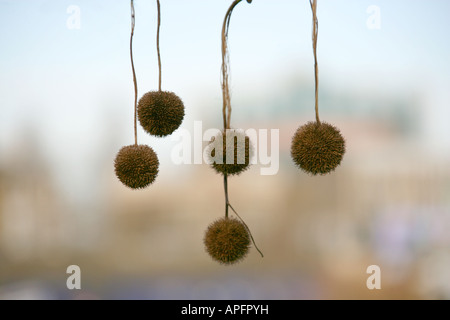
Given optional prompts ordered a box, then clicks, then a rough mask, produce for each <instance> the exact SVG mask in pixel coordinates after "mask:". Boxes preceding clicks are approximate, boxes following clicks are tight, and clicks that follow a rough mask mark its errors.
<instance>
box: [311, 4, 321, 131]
mask: <svg viewBox="0 0 450 320" xmlns="http://www.w3.org/2000/svg"><path fill="white" fill-rule="evenodd" d="M309 3H310V5H311V10H312V15H313V23H312V25H313V29H312V42H313V52H314V84H315V110H316V121H317V123H319V124H320V119H319V67H318V64H317V35H318V29H319V22H318V20H317V0H309Z"/></svg>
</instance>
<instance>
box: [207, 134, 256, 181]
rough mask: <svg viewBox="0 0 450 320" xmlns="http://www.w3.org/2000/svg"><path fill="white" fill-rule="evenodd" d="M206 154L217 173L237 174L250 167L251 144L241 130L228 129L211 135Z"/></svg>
mask: <svg viewBox="0 0 450 320" xmlns="http://www.w3.org/2000/svg"><path fill="white" fill-rule="evenodd" d="M244 142H245V143H244ZM207 155H208V160H209V163H210V164H211V166H212V167H213V168H214V169H215V170H216V171H217V172H218V173H221V174H227V175H237V174H240V173H241V172H243V171H245V170H247V169H248V168H249V167H250V159H251V158H252V156H253V145H252V143H251V141H250V138H249V137H248V136H247V135H246V134H245V133H244V131H243V130H237V129H228V130H226V131H222V132H220V133H218V134H217V135H216V136H215V137H213V139H212V140H211V142H210V143H209V145H208V149H207Z"/></svg>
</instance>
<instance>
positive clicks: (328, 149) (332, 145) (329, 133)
mask: <svg viewBox="0 0 450 320" xmlns="http://www.w3.org/2000/svg"><path fill="white" fill-rule="evenodd" d="M344 153H345V140H344V138H343V137H342V135H341V134H340V132H339V130H338V129H337V128H336V127H333V126H332V125H330V124H328V123H326V122H321V123H320V124H319V123H317V122H315V121H314V122H308V123H307V124H305V125H303V126H301V127H300V128H298V129H297V132H296V133H295V135H294V137H293V138H292V144H291V156H292V159H293V161H294V162H295V164H296V165H297V166H298V167H300V169H302V170H304V171H305V172H307V173H311V174H313V175H316V174H326V173H329V172H330V171H333V170H334V169H335V168H336V167H337V166H338V165H339V164H340V163H341V160H342V157H343V156H344Z"/></svg>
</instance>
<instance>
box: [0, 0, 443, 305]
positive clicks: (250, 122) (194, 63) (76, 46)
mask: <svg viewBox="0 0 450 320" xmlns="http://www.w3.org/2000/svg"><path fill="white" fill-rule="evenodd" d="M230 4H231V0H228V1H226V0H218V1H210V0H195V1H194V0H193V1H184V0H167V1H166V0H161V11H162V24H161V35H160V46H161V58H162V76H163V77H162V88H163V90H169V91H173V92H175V93H176V94H177V95H178V96H179V97H180V98H181V99H182V100H183V102H184V104H185V107H186V116H185V119H184V121H183V124H182V126H181V128H180V129H179V130H187V131H189V132H191V133H193V128H194V122H195V121H202V126H203V130H206V129H208V128H221V125H222V118H221V117H222V115H221V108H222V95H221V87H220V66H221V48H220V31H221V27H222V21H223V18H224V15H225V12H226V10H227V9H228V7H229V5H230ZM135 9H136V28H135V34H134V39H133V43H134V45H133V49H134V58H135V60H134V63H135V67H136V73H137V81H138V87H139V97H140V96H141V95H143V94H144V93H145V92H147V91H151V90H157V85H158V64H157V55H156V46H155V45H156V42H155V38H156V1H144V0H135ZM449 12H450V3H449V2H448V1H446V0H433V1H427V0H414V1H411V0H397V1H388V0H346V1H335V0H319V1H318V12H317V14H318V20H319V36H318V49H317V50H318V62H319V81H320V83H319V92H320V96H319V105H320V116H321V120H322V121H326V122H328V123H331V124H333V125H335V126H336V127H338V128H339V129H340V131H341V133H342V135H343V136H344V137H345V139H346V146H347V151H346V154H345V156H344V159H343V161H342V163H341V165H340V166H339V167H338V168H337V169H336V171H334V172H333V173H331V174H328V175H326V176H316V177H312V176H309V175H307V174H305V173H303V172H301V171H300V170H298V169H297V168H296V167H295V165H294V164H293V162H292V160H291V158H290V142H291V138H292V136H293V135H294V133H295V131H296V129H297V128H298V127H299V126H301V125H303V124H305V123H306V122H308V121H312V120H314V73H313V71H314V68H313V53H312V43H311V9H310V6H309V2H308V1H307V0H303V1H294V0H277V1H274V0H254V1H253V3H252V4H248V3H247V2H245V1H243V2H242V3H241V4H239V5H238V7H236V9H235V10H234V12H233V16H232V18H231V24H230V31H229V50H230V67H231V75H230V85H231V94H232V98H231V99H232V106H233V112H232V117H231V123H232V125H233V126H234V127H236V128H243V129H248V128H255V129H268V130H271V129H278V130H279V133H280V141H279V142H280V143H279V144H280V152H279V154H280V159H279V161H280V166H279V170H278V172H277V174H275V175H261V173H260V169H261V167H264V165H261V164H256V165H253V166H252V168H251V169H250V170H248V171H246V172H245V173H243V174H241V175H240V176H237V177H232V178H230V180H229V193H230V200H231V203H232V204H233V206H234V208H236V209H237V211H238V212H239V214H240V216H241V217H242V218H243V219H244V220H245V221H246V223H247V225H248V226H249V227H250V229H251V231H252V234H253V237H254V238H255V241H256V244H257V245H258V247H259V248H260V249H261V250H262V251H263V253H264V258H261V256H260V255H259V254H258V252H257V251H256V250H255V248H252V249H251V250H250V252H249V255H248V256H247V257H246V259H245V260H243V261H242V262H241V263H239V264H236V265H232V266H223V265H220V264H218V263H216V262H214V261H212V260H211V259H210V257H209V256H208V255H207V253H206V252H205V250H204V246H203V235H204V232H205V230H206V228H207V226H208V225H209V224H210V223H211V222H213V221H214V220H215V219H217V218H219V217H221V216H223V214H224V195H223V184H222V178H221V176H219V175H217V174H216V173H215V172H214V171H213V170H212V169H211V168H210V167H209V166H208V165H207V164H206V163H203V164H180V165H176V164H174V162H173V160H172V151H173V149H174V147H175V146H176V145H178V144H179V141H176V140H175V139H174V137H167V138H155V137H151V136H149V135H148V134H146V133H145V132H144V131H143V130H142V129H141V128H140V127H138V141H139V143H141V144H148V145H150V146H151V147H152V148H153V149H154V150H155V151H156V153H157V154H158V157H159V160H160V171H159V175H158V177H157V180H156V181H155V183H154V184H152V185H151V186H150V187H148V188H146V189H144V190H140V191H134V190H130V189H128V188H127V187H125V186H124V185H122V184H121V183H120V182H119V181H118V180H117V178H116V177H115V174H114V166H113V161H114V158H115V156H116V154H117V152H118V150H119V149H120V148H121V147H122V146H124V145H129V144H132V143H134V135H133V103H134V87H133V82H132V72H131V65H130V57H129V37H130V1H127V0H123V1H114V2H111V1H107V0H70V1H67V0H58V1H56V0H33V1H31V0H20V1H17V0H0V48H1V49H0V299H449V298H450V272H449V270H450V246H449V244H450V233H449V232H448V229H449V228H450V166H449V163H450V161H449V160H450V125H449V121H450V104H449V102H450V91H449V90H448V89H449V87H450V60H449V59H448V58H449V56H450V40H449V38H448V35H447V33H448V30H449V27H450V20H449V19H448V13H449ZM174 136H175V135H174ZM192 148H194V146H192ZM69 265H78V266H79V267H80V268H81V288H82V289H81V290H68V289H67V287H66V280H67V278H68V277H69V274H67V273H66V269H67V267H68V266H69ZM370 265H378V266H379V267H380V269H381V289H380V290H369V289H368V288H367V287H366V280H367V278H368V277H369V274H367V273H366V269H367V267H368V266H370Z"/></svg>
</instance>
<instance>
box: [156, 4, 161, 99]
mask: <svg viewBox="0 0 450 320" xmlns="http://www.w3.org/2000/svg"><path fill="white" fill-rule="evenodd" d="M156 5H157V7H158V28H157V31H156V51H157V52H158V67H159V91H161V54H160V52H159V28H160V27H161V5H160V3H159V0H156Z"/></svg>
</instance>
